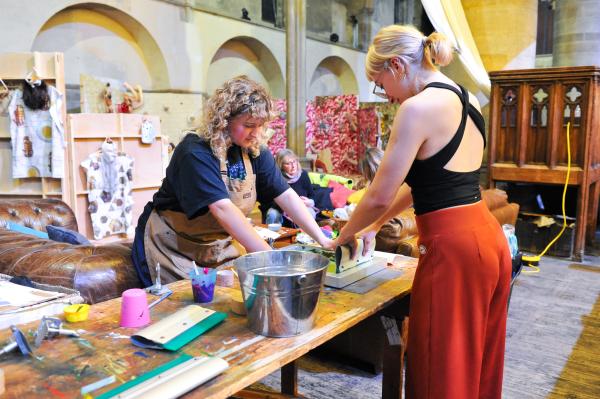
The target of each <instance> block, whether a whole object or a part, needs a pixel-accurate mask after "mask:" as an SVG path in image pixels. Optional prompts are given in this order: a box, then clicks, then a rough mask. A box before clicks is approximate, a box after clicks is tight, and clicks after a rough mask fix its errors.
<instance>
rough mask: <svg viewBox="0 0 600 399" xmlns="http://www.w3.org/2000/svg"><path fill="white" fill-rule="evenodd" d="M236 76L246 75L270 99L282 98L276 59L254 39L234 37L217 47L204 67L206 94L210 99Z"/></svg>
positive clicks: (283, 83)
mask: <svg viewBox="0 0 600 399" xmlns="http://www.w3.org/2000/svg"><path fill="white" fill-rule="evenodd" d="M238 75H247V76H248V77H249V78H251V79H254V80H256V81H257V82H258V83H260V84H262V85H264V86H265V87H266V88H267V89H268V90H269V92H270V93H271V95H272V96H273V97H274V98H285V82H284V78H283V74H282V72H281V67H280V66H279V63H278V62H277V59H276V58H275V56H274V55H273V53H272V52H271V50H269V48H268V47H267V46H266V45H265V44H264V43H262V42H261V41H259V40H257V39H255V38H252V37H248V36H236V37H233V38H231V39H228V40H227V41H225V42H224V43H223V44H221V46H220V47H219V48H218V49H217V51H216V52H215V54H214V55H213V57H212V59H211V61H210V65H209V66H208V72H207V77H206V88H207V92H208V94H209V95H211V94H212V93H213V92H214V91H215V89H216V88H218V87H219V86H220V85H221V84H222V83H223V82H224V81H226V80H227V79H229V78H232V77H234V76H238Z"/></svg>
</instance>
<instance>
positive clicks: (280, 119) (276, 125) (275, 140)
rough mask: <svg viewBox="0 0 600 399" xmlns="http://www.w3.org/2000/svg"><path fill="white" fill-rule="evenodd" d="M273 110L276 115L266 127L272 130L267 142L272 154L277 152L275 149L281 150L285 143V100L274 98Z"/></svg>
mask: <svg viewBox="0 0 600 399" xmlns="http://www.w3.org/2000/svg"><path fill="white" fill-rule="evenodd" d="M274 103H275V112H276V113H277V116H276V117H275V119H273V120H272V121H271V122H269V124H268V125H267V129H272V130H273V131H274V133H273V135H272V136H271V138H270V139H269V142H268V143H267V145H268V147H269V150H271V153H272V154H273V155H275V154H277V151H279V150H282V149H284V148H285V147H286V145H287V136H286V134H287V133H286V129H285V126H286V114H287V102H286V100H284V99H277V100H274Z"/></svg>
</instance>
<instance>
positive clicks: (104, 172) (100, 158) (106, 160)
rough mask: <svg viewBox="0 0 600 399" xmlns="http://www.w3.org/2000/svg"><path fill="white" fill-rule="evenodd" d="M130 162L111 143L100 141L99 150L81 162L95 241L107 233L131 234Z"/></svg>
mask: <svg viewBox="0 0 600 399" xmlns="http://www.w3.org/2000/svg"><path fill="white" fill-rule="evenodd" d="M133 163H134V161H133V158H132V157H130V156H129V155H127V154H125V153H124V152H117V151H116V149H115V144H114V143H112V142H104V144H102V149H101V150H99V151H97V152H95V153H93V154H90V156H89V157H88V158H86V159H85V160H84V161H83V162H81V167H82V168H84V169H85V171H86V176H87V189H88V211H89V213H90V217H91V219H92V228H93V231H94V238H95V239H96V240H99V239H102V238H104V237H106V236H108V235H111V234H122V233H123V234H133V226H132V223H131V221H132V215H133V213H132V208H133V197H132V195H131V190H132V187H133V182H132V181H133Z"/></svg>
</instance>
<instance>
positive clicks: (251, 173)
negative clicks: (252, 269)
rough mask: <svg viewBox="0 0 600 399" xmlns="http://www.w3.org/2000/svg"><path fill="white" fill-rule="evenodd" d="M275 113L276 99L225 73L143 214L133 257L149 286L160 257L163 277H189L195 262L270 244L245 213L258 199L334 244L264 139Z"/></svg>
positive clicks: (217, 260)
mask: <svg viewBox="0 0 600 399" xmlns="http://www.w3.org/2000/svg"><path fill="white" fill-rule="evenodd" d="M271 118H272V102H271V98H270V97H269V95H268V94H267V92H266V90H265V89H264V88H263V87H261V86H260V85H259V84H257V83H256V82H254V81H252V80H250V79H248V78H247V77H245V76H239V77H236V78H233V79H230V80H228V81H227V82H225V83H224V84H223V86H221V87H220V88H218V89H217V90H216V91H215V93H214V95H213V96H212V97H211V98H210V99H209V100H208V101H207V103H206V107H205V110H204V115H203V123H202V125H201V127H200V128H199V129H198V130H197V131H196V132H190V133H188V134H187V135H186V136H185V137H184V138H183V140H182V141H181V142H180V143H179V145H177V147H176V148H175V151H174V152H173V156H172V158H171V161H170V163H169V166H168V167H167V173H166V177H165V179H164V180H163V183H162V186H161V187H160V189H159V190H158V192H156V194H154V197H153V199H152V201H151V202H149V203H148V204H147V205H146V207H145V208H144V212H143V214H142V215H141V216H140V218H139V221H138V225H137V228H136V234H135V240H134V247H133V254H132V258H133V261H134V265H135V267H136V269H137V272H138V275H139V277H140V279H141V280H142V282H143V283H144V285H146V286H148V285H151V284H152V280H155V279H156V276H155V275H154V274H155V270H154V265H156V263H160V265H161V281H163V282H171V281H174V280H178V279H182V278H185V277H186V276H187V275H188V273H189V271H190V270H191V269H192V267H193V266H192V261H196V263H198V264H199V265H201V266H205V267H216V266H218V265H220V264H222V263H224V262H226V261H228V260H230V259H233V258H236V257H238V256H240V255H241V254H244V253H245V252H255V251H263V250H269V249H270V247H269V245H268V244H267V243H266V242H265V241H264V240H263V239H261V238H260V236H259V235H258V234H257V233H256V231H255V230H254V228H253V227H252V225H251V224H250V223H249V222H248V220H247V219H246V216H247V215H248V214H249V213H250V211H251V210H252V209H253V208H254V204H255V202H256V201H257V200H258V201H260V202H261V203H262V202H265V203H267V202H271V201H275V203H277V205H279V206H280V207H281V208H282V209H283V210H285V212H286V213H288V214H289V215H291V216H292V217H293V218H294V220H295V221H296V223H297V224H298V225H299V226H300V227H301V228H302V229H303V230H304V231H305V232H306V233H308V234H309V235H310V236H311V237H312V238H314V239H315V240H316V241H317V242H319V243H320V244H322V245H329V240H328V239H327V238H326V237H325V236H324V235H323V233H322V231H321V230H320V228H319V226H318V225H317V224H316V222H315V221H314V219H313V217H312V216H311V215H310V214H309V213H308V211H307V210H306V206H305V205H304V203H303V202H302V200H301V199H300V198H299V197H298V194H296V192H295V191H294V190H292V189H291V188H290V187H289V186H288V184H287V183H286V181H285V179H284V178H283V176H282V175H281V172H280V170H279V168H278V167H277V166H276V165H275V161H274V159H273V156H272V155H271V153H270V152H269V150H268V149H267V148H266V147H263V146H261V144H262V143H263V140H264V135H263V126H264V125H265V123H267V122H268V121H269V120H270V119H271ZM148 266H151V267H148Z"/></svg>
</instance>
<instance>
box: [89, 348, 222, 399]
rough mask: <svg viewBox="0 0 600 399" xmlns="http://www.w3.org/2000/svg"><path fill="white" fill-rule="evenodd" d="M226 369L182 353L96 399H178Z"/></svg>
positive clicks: (214, 361) (219, 363)
mask: <svg viewBox="0 0 600 399" xmlns="http://www.w3.org/2000/svg"><path fill="white" fill-rule="evenodd" d="M228 368H229V364H228V363H227V362H226V361H225V360H223V359H221V358H218V357H205V356H200V357H192V356H190V355H187V354H185V353H184V354H182V355H181V356H179V357H177V358H175V359H173V360H171V361H170V362H168V363H165V364H163V365H162V366H160V367H157V368H155V369H154V370H151V371H149V372H147V373H145V374H142V375H140V376H138V377H136V378H135V379H133V380H131V381H127V382H126V383H124V384H123V385H120V386H118V387H116V388H114V389H111V390H110V391H108V392H105V393H103V394H101V395H100V396H97V399H109V398H113V399H114V398H118V399H170V398H179V397H180V396H182V395H183V394H185V393H186V392H189V391H191V390H192V389H194V388H196V387H197V386H199V385H201V384H203V383H205V382H206V381H208V380H210V379H211V378H214V377H216V376H217V375H219V374H221V373H222V372H224V371H225V370H227V369H228Z"/></svg>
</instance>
